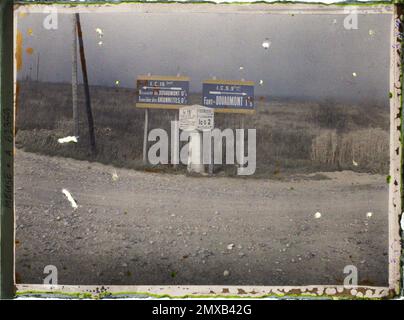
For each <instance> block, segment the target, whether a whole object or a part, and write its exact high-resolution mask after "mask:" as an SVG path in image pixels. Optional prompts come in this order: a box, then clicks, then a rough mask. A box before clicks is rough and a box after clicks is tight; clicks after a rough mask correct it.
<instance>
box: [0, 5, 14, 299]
mask: <svg viewBox="0 0 404 320" xmlns="http://www.w3.org/2000/svg"><path fill="white" fill-rule="evenodd" d="M13 28H14V23H13V1H12V0H3V1H1V2H0V71H1V79H0V90H1V93H0V112H1V116H0V127H1V131H0V152H1V154H0V174H1V185H0V197H1V211H0V298H1V299H11V298H13V297H14V291H15V280H14V105H13V99H14V85H13V83H14V69H13V68H14V54H13V48H14V43H13V40H14V38H13Z"/></svg>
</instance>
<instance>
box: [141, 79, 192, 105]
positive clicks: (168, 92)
mask: <svg viewBox="0 0 404 320" xmlns="http://www.w3.org/2000/svg"><path fill="white" fill-rule="evenodd" d="M188 91H189V78H188V77H167V76H157V75H156V76H139V77H138V78H137V81H136V107H137V108H154V109H178V108H179V107H181V106H182V105H187V104H188Z"/></svg>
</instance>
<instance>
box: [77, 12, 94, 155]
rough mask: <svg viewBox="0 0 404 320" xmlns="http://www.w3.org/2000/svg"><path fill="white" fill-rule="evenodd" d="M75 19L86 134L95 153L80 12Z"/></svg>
mask: <svg viewBox="0 0 404 320" xmlns="http://www.w3.org/2000/svg"><path fill="white" fill-rule="evenodd" d="M76 21H77V35H78V39H79V47H80V61H81V71H82V73H83V84H84V95H85V98H86V112H87V120H88V134H89V136H90V146H91V152H92V153H93V154H95V153H96V147H95V135H94V119H93V113H92V111H91V98H90V89H89V87H88V75H87V64H86V56H85V52H84V43H83V32H82V30H81V23H80V14H78V13H76Z"/></svg>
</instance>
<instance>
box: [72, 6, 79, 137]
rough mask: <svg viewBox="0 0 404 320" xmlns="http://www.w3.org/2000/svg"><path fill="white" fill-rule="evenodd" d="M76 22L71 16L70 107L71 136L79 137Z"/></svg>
mask: <svg viewBox="0 0 404 320" xmlns="http://www.w3.org/2000/svg"><path fill="white" fill-rule="evenodd" d="M77 82H78V81H77V20H76V14H73V15H72V106H73V126H74V129H73V135H74V136H75V137H76V138H78V137H79V113H78V110H77Z"/></svg>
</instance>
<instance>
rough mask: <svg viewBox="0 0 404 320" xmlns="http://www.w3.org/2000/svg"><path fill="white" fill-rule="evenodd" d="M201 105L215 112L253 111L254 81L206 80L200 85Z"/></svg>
mask: <svg viewBox="0 0 404 320" xmlns="http://www.w3.org/2000/svg"><path fill="white" fill-rule="evenodd" d="M202 105H204V106H205V107H210V108H213V109H214V110H215V112H231V113H254V112H255V109H254V82H252V81H235V80H206V81H204V82H203V87H202Z"/></svg>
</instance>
